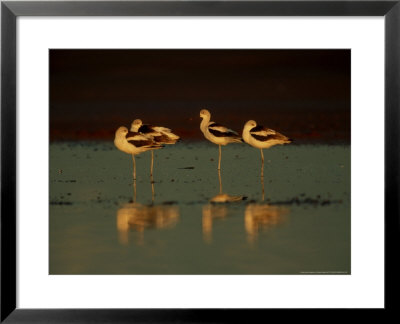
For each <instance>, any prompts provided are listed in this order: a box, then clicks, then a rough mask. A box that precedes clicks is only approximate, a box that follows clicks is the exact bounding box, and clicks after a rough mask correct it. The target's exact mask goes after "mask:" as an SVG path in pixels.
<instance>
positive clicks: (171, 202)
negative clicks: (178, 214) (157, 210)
mask: <svg viewBox="0 0 400 324" xmlns="http://www.w3.org/2000/svg"><path fill="white" fill-rule="evenodd" d="M177 203H178V202H177V201H175V200H169V201H164V202H163V203H162V204H163V205H176V204H177Z"/></svg>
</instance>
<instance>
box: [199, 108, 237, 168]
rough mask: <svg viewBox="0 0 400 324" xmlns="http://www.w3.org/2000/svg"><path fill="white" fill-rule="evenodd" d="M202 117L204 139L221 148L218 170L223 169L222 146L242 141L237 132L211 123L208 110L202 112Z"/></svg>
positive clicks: (201, 127) (201, 126) (201, 128)
mask: <svg viewBox="0 0 400 324" xmlns="http://www.w3.org/2000/svg"><path fill="white" fill-rule="evenodd" d="M200 117H201V118H202V119H203V120H202V121H201V123H200V130H201V131H202V132H203V134H204V137H205V138H206V139H208V140H209V141H210V142H212V143H214V144H217V145H218V146H219V159H218V170H220V169H221V145H227V144H229V143H242V139H241V138H240V136H239V135H238V133H236V132H235V131H233V130H231V129H229V128H227V127H225V126H223V125H221V124H217V123H215V122H212V121H210V118H211V114H210V112H209V111H208V110H207V109H202V110H201V111H200Z"/></svg>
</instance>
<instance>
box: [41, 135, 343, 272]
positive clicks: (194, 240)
mask: <svg viewBox="0 0 400 324" xmlns="http://www.w3.org/2000/svg"><path fill="white" fill-rule="evenodd" d="M150 156H151V155H150V153H149V152H146V153H144V154H141V155H139V156H137V158H136V166H137V181H136V186H134V185H133V180H132V158H131V157H130V156H129V155H127V154H124V153H122V152H120V151H118V150H117V149H116V148H114V146H113V144H112V143H108V142H107V143H106V142H104V143H90V142H70V143H61V142H60V143H57V142H55V143H52V144H51V145H50V251H49V252H50V269H49V271H50V274H303V273H329V274H332V273H338V274H350V146H348V145H286V146H277V147H273V148H271V149H269V150H264V157H265V166H264V179H262V178H261V177H260V166H261V161H260V152H259V150H257V149H254V148H252V147H250V146H248V145H244V144H232V145H228V146H226V147H223V148H222V171H221V174H220V178H219V174H218V172H217V169H216V167H217V163H218V147H217V146H216V145H213V144H211V143H206V142H201V143H196V142H193V143H190V142H189V143H184V142H181V143H177V144H176V145H171V146H167V147H165V148H164V149H162V150H158V151H156V152H155V162H154V183H151V181H150V172H149V171H150ZM220 180H221V182H220ZM135 187H136V197H135V190H134V189H135ZM226 200H228V201H229V202H220V201H226Z"/></svg>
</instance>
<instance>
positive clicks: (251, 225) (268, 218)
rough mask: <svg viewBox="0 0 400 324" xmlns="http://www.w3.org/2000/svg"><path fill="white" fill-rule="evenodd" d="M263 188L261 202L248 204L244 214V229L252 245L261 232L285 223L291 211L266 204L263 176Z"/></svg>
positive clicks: (262, 178)
mask: <svg viewBox="0 0 400 324" xmlns="http://www.w3.org/2000/svg"><path fill="white" fill-rule="evenodd" d="M261 186H262V200H261V202H258V203H251V204H248V205H247V206H246V209H245V212H244V228H245V230H246V233H247V239H248V241H249V242H250V243H252V242H254V241H255V240H256V239H257V236H258V233H259V232H260V231H266V230H268V229H269V228H272V227H275V226H277V225H279V224H282V223H284V222H285V221H286V219H287V217H286V216H287V214H288V213H289V209H288V208H286V207H283V206H276V205H270V204H267V203H265V202H264V199H265V190H264V177H263V176H261Z"/></svg>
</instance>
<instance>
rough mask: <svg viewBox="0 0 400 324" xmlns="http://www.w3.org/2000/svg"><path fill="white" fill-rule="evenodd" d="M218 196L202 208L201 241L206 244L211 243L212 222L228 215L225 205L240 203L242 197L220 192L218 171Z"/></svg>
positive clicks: (219, 173)
mask: <svg viewBox="0 0 400 324" xmlns="http://www.w3.org/2000/svg"><path fill="white" fill-rule="evenodd" d="M218 180H219V194H218V195H216V196H214V197H213V198H211V199H210V203H208V204H206V205H204V206H203V210H202V228H203V239H204V241H205V242H206V243H211V242H212V228H213V222H214V220H217V219H219V220H221V219H225V218H226V217H227V215H228V205H227V203H231V202H237V201H242V200H244V199H245V197H244V196H232V195H229V194H226V193H223V192H222V180H221V170H218Z"/></svg>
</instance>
